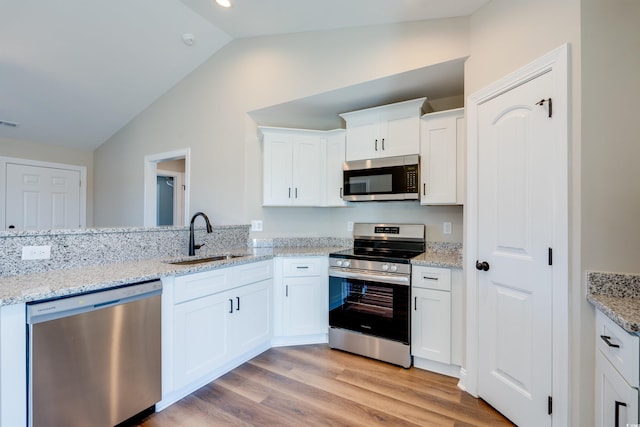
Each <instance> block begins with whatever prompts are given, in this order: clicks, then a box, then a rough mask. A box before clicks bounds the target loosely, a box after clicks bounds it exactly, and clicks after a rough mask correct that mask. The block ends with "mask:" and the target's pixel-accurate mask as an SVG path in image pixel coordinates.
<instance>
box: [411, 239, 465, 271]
mask: <svg viewBox="0 0 640 427" xmlns="http://www.w3.org/2000/svg"><path fill="white" fill-rule="evenodd" d="M411 264H413V265H420V266H424V267H445V268H462V245H461V244H460V243H444V242H427V245H426V251H425V253H423V254H422V255H419V256H417V257H415V258H413V259H412V260H411Z"/></svg>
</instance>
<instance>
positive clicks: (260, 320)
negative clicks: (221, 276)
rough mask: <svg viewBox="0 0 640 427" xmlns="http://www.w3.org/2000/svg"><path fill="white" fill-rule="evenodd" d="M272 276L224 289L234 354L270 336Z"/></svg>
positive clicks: (257, 345) (248, 349) (252, 347)
mask: <svg viewBox="0 0 640 427" xmlns="http://www.w3.org/2000/svg"><path fill="white" fill-rule="evenodd" d="M272 286H273V282H272V280H263V281H262V282H258V283H253V284H251V285H247V286H242V287H240V288H237V289H234V290H232V291H231V292H229V293H227V294H226V295H227V297H228V302H229V304H230V306H232V307H233V308H232V310H229V315H228V318H229V330H230V333H229V336H228V337H229V348H230V349H231V350H230V354H231V357H232V358H233V357H236V356H239V355H242V354H244V353H247V352H248V351H251V350H252V349H254V348H256V347H259V346H260V345H261V344H263V343H265V342H268V341H269V340H270V339H271V332H272V324H271V303H272V299H271V298H272V297H271V288H272Z"/></svg>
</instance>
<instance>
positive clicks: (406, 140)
mask: <svg viewBox="0 0 640 427" xmlns="http://www.w3.org/2000/svg"><path fill="white" fill-rule="evenodd" d="M426 100H427V98H419V99H414V100H411V101H404V102H398V103H395V104H389V105H383V106H380V107H374V108H368V109H366V110H359V111H352V112H349V113H343V114H340V117H342V118H343V119H344V120H345V122H346V124H347V141H346V160H347V161H351V160H363V159H375V158H380V157H395V156H404V155H411V154H418V152H419V150H420V116H421V115H422V112H423V111H422V108H423V105H424V103H425V101H426Z"/></svg>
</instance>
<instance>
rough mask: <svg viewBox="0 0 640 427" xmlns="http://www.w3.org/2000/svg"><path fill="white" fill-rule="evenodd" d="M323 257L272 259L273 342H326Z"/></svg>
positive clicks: (326, 302) (326, 300)
mask: <svg viewBox="0 0 640 427" xmlns="http://www.w3.org/2000/svg"><path fill="white" fill-rule="evenodd" d="M327 264H328V262H327V257H325V256H322V257H300V258H282V257H279V258H276V259H275V270H274V327H275V329H274V338H273V344H274V345H294V344H311V343H320V342H327V331H328V327H329V302H328V300H329V291H328V280H329V279H328V273H327V268H328V265H327Z"/></svg>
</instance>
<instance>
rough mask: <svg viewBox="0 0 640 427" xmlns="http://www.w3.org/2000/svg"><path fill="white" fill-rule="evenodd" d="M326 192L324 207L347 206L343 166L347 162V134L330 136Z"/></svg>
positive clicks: (327, 154) (327, 145)
mask: <svg viewBox="0 0 640 427" xmlns="http://www.w3.org/2000/svg"><path fill="white" fill-rule="evenodd" d="M326 150H327V153H326V159H327V163H326V183H327V185H326V190H325V197H326V198H325V202H324V203H323V205H324V206H345V205H346V204H347V203H346V202H345V201H344V200H342V191H343V189H342V185H343V175H342V164H343V163H344V160H345V132H344V131H338V132H333V133H331V134H329V135H328V137H327V140H326Z"/></svg>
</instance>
